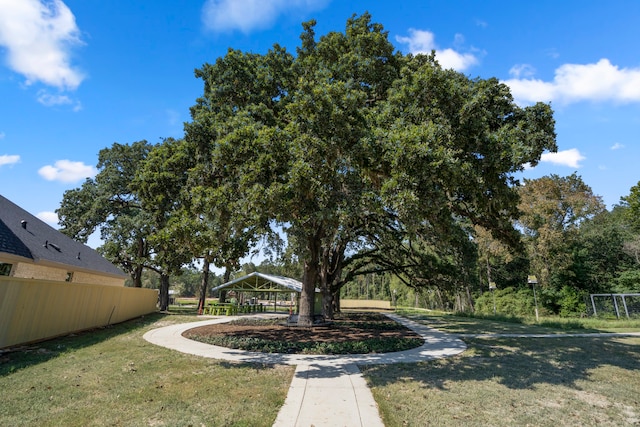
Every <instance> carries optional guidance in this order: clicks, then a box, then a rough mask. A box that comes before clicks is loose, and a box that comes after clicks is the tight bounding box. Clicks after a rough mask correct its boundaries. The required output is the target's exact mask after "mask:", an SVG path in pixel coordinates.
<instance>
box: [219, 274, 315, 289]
mask: <svg viewBox="0 0 640 427" xmlns="http://www.w3.org/2000/svg"><path fill="white" fill-rule="evenodd" d="M224 288H227V289H229V290H233V291H244V292H302V283H301V282H299V281H297V280H295V279H291V278H289V277H283V276H273V275H271V274H264V273H258V272H257V271H256V272H253V273H251V274H248V275H246V276H243V277H239V278H237V279H234V280H231V281H230V282H227V283H224V284H222V285H220V286H216V287H215V288H213V289H212V291H219V290H220V289H224Z"/></svg>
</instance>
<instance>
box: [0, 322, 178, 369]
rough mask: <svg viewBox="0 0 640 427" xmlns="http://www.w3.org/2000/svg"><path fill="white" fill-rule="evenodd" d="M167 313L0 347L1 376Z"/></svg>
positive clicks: (126, 330)
mask: <svg viewBox="0 0 640 427" xmlns="http://www.w3.org/2000/svg"><path fill="white" fill-rule="evenodd" d="M167 316H169V315H168V314H166V313H164V314H163V313H151V314H148V315H145V316H140V317H137V318H135V319H131V320H127V321H125V322H122V323H118V324H114V325H109V326H103V327H100V328H94V329H89V330H86V331H81V332H76V333H72V334H69V335H65V336H62V337H57V338H51V339H48V340H46V341H40V342H37V343H33V344H26V345H21V346H17V347H12V348H6V349H3V350H0V377H3V376H6V375H9V374H12V373H14V372H17V371H20V370H22V369H25V368H28V367H29V366H33V365H37V364H39V363H43V362H46V361H48V360H51V359H54V358H56V357H58V356H59V355H60V354H62V353H67V352H73V351H76V350H79V349H82V348H86V347H90V346H92V345H94V344H98V343H101V342H103V341H107V340H109V339H111V338H114V337H117V336H118V335H122V334H125V333H129V332H133V331H135V330H138V329H142V328H145V327H148V326H150V325H152V324H154V323H156V322H158V321H160V320H162V319H163V318H165V317H167Z"/></svg>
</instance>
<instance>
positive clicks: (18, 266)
mask: <svg viewBox="0 0 640 427" xmlns="http://www.w3.org/2000/svg"><path fill="white" fill-rule="evenodd" d="M7 262H9V261H7ZM67 272H73V278H72V280H71V282H72V283H87V284H92V285H108V286H124V282H125V278H124V277H123V278H116V277H110V276H102V275H99V274H92V273H86V272H82V271H74V270H73V268H72V267H69V269H63V268H55V267H49V266H46V265H41V264H34V263H28V262H14V266H13V270H12V275H13V277H21V278H24V279H37V280H51V281H55V282H65V281H66V279H67Z"/></svg>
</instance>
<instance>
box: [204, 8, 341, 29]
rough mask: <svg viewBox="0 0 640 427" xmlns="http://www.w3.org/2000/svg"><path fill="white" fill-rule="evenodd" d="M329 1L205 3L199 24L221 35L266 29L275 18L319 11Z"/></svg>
mask: <svg viewBox="0 0 640 427" xmlns="http://www.w3.org/2000/svg"><path fill="white" fill-rule="evenodd" d="M328 2H329V0H207V1H206V2H205V4H204V6H203V7H202V21H203V22H204V25H205V27H206V28H207V29H208V30H211V31H215V32H224V31H231V30H240V31H242V32H243V33H249V32H251V31H252V30H257V29H264V28H269V27H270V26H271V25H272V24H273V23H274V22H275V20H276V19H277V18H278V16H280V15H283V14H286V13H290V12H294V11H301V10H302V11H307V12H308V11H313V10H320V9H322V8H323V7H324V6H325V5H326V4H327V3H328Z"/></svg>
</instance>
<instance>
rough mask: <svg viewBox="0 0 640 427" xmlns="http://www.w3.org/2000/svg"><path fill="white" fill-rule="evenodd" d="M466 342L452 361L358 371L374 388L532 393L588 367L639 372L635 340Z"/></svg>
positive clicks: (581, 375)
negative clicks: (489, 387)
mask: <svg viewBox="0 0 640 427" xmlns="http://www.w3.org/2000/svg"><path fill="white" fill-rule="evenodd" d="M630 341H631V342H630ZM465 342H466V343H467V345H468V348H469V349H468V350H467V351H466V352H465V353H462V354H461V355H458V356H456V357H453V358H449V359H439V360H434V361H431V362H420V363H417V364H408V363H405V364H398V365H379V366H365V367H362V370H363V372H364V374H365V375H366V376H367V377H368V378H369V381H370V382H371V384H372V385H373V386H384V385H388V384H393V383H395V382H397V381H400V380H409V381H416V382H419V383H421V384H422V385H423V386H424V387H427V388H437V389H440V390H446V388H447V387H446V383H447V382H450V381H454V382H465V381H484V380H491V381H495V382H497V383H499V384H501V385H503V386H505V387H507V388H510V389H532V388H534V387H535V386H537V385H540V384H551V385H566V386H574V387H575V386H576V383H577V382H578V381H580V380H584V379H587V378H588V376H589V372H590V371H591V370H592V369H595V368H598V367H601V366H605V365H607V366H615V367H619V368H621V369H625V370H632V371H635V370H638V369H640V345H638V344H640V340H639V339H637V338H627V339H621V338H596V337H594V338H578V337H564V338H554V339H548V338H491V339H465Z"/></svg>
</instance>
